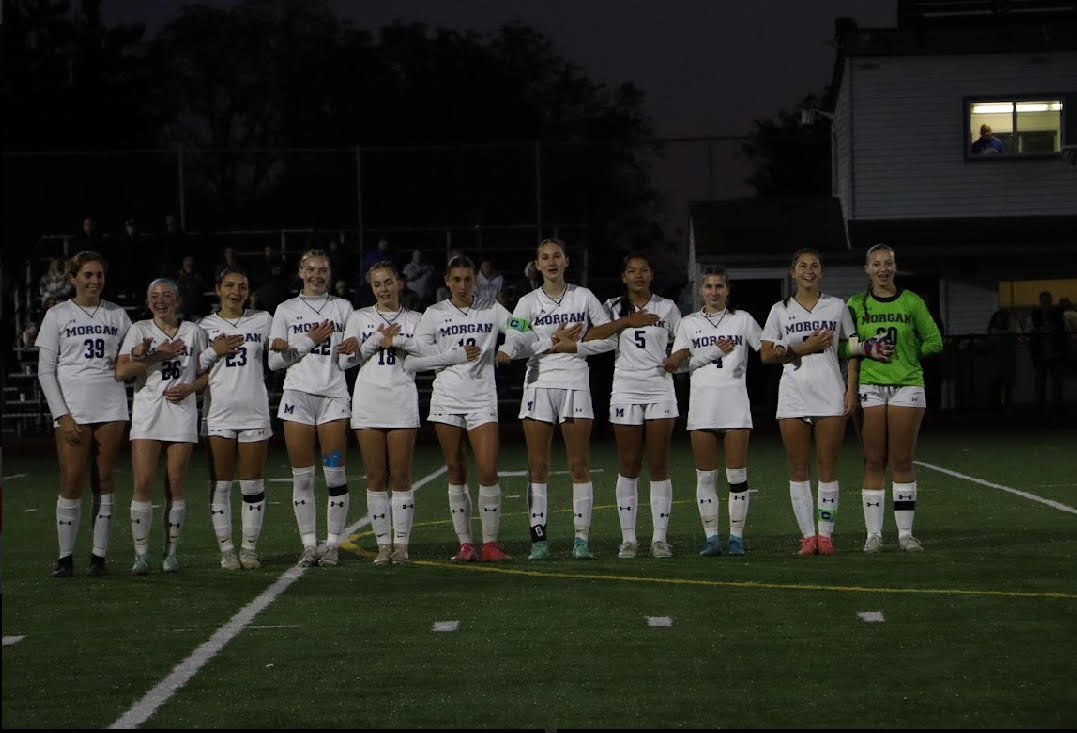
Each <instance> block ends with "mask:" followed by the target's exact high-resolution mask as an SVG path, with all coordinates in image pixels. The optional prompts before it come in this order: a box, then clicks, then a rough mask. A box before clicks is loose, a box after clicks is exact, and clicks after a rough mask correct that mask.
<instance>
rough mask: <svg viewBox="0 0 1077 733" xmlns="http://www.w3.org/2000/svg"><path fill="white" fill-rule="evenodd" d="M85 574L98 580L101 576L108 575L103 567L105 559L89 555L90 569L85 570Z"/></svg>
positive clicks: (106, 569)
mask: <svg viewBox="0 0 1077 733" xmlns="http://www.w3.org/2000/svg"><path fill="white" fill-rule="evenodd" d="M86 574H87V575H90V576H93V577H95V578H100V577H101V576H102V575H106V574H108V568H106V567H105V558H103V557H101V556H100V555H94V554H92V553H91V554H90V567H89V569H87V570H86Z"/></svg>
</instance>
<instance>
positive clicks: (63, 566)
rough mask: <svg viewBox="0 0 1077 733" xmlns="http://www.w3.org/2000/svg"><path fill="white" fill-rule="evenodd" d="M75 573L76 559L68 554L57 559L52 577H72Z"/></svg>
mask: <svg viewBox="0 0 1077 733" xmlns="http://www.w3.org/2000/svg"><path fill="white" fill-rule="evenodd" d="M74 574H75V561H74V559H73V558H72V557H71V555H68V556H67V557H61V558H60V559H59V560H57V561H56V567H54V568H53V569H52V573H51V575H52V577H54V578H70V577H71V576H72V575H74Z"/></svg>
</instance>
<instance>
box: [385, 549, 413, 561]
mask: <svg viewBox="0 0 1077 733" xmlns="http://www.w3.org/2000/svg"><path fill="white" fill-rule="evenodd" d="M389 562H391V563H392V564H393V565H407V564H408V563H410V562H411V559H410V558H408V546H407V545H397V546H396V547H394V548H393V551H392V553H391V554H390V555H389Z"/></svg>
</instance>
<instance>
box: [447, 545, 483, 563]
mask: <svg viewBox="0 0 1077 733" xmlns="http://www.w3.org/2000/svg"><path fill="white" fill-rule="evenodd" d="M452 559H453V561H454V562H478V560H479V551H478V550H476V549H475V545H473V544H471V543H470V542H465V543H464V544H462V545H460V551H459V552H457V553H456V554H455V555H453V557H452Z"/></svg>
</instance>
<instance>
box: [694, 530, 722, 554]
mask: <svg viewBox="0 0 1077 733" xmlns="http://www.w3.org/2000/svg"><path fill="white" fill-rule="evenodd" d="M699 554H700V555H702V556H703V557H718V556H719V555H721V554H722V542H721V540H720V539H719V538H718V535H711V536H710V537H708V538H707V541H706V542H705V543H703V549H702V550H700V551H699Z"/></svg>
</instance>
